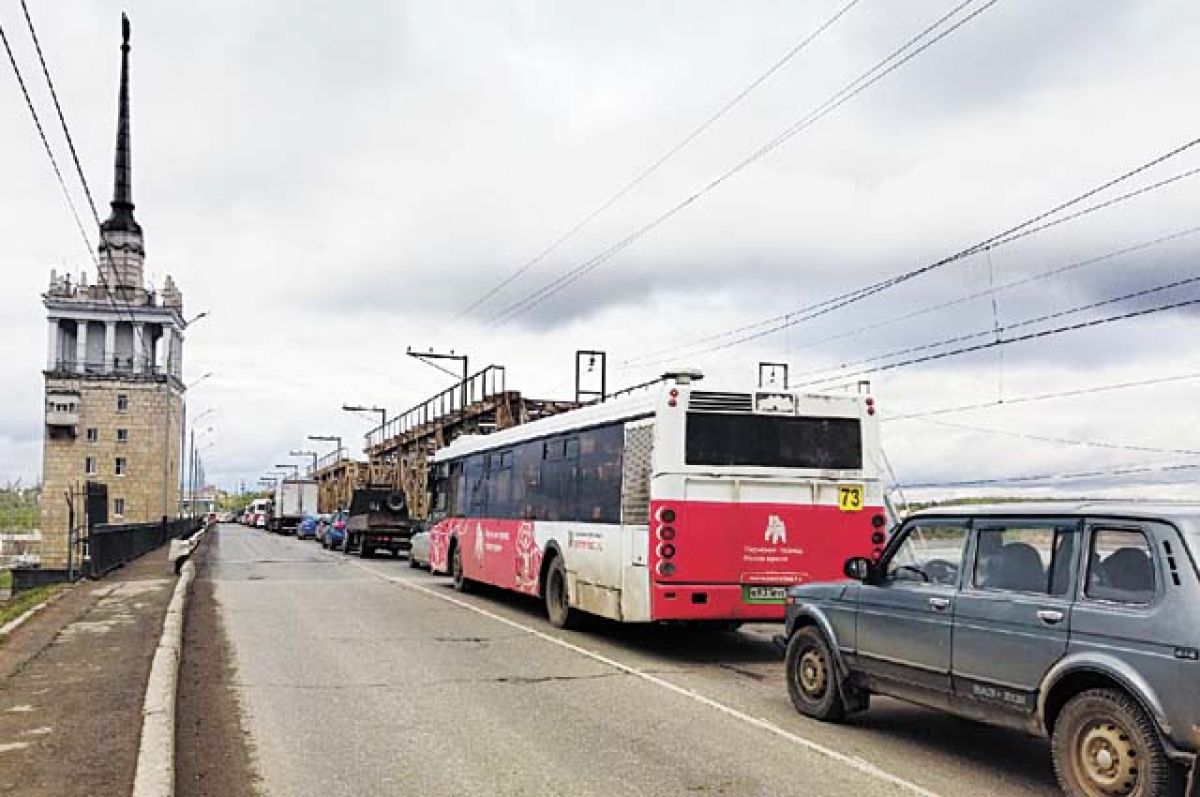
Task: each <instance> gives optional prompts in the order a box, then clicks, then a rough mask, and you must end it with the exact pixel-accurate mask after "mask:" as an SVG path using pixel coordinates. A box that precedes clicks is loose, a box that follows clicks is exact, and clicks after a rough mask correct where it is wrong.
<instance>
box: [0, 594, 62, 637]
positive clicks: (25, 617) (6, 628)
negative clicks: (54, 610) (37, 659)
mask: <svg viewBox="0 0 1200 797" xmlns="http://www.w3.org/2000/svg"><path fill="white" fill-rule="evenodd" d="M65 594H66V590H59V591H58V592H56V593H54V594H53V595H51V596H50V597H49V598H46V600H44V601H42V602H41V603H39V604H38V605H36V606H32V607H30V608H29V609H28V610H26V611H25V612H24V613H22V614H21V615H20V616H18V617H16V618H14V619H12V620H9V621H8V622H7V623H5V624H4V625H3V626H0V638H3V637H6V636H8V635H9V634H11V633H12V632H13V631H16V630H17V629H18V628H20V627H21V626H23V625H25V623H27V622H28V621H29V620H30V619H31V618H32V617H33V616H34V615H35V614H37V613H38V612H40V611H41V610H42V609H45V608H46V607H47V606H49V605H50V604H52V603H54V602H55V601H56V600H58V599H59V598H61V597H62V596H63V595H65Z"/></svg>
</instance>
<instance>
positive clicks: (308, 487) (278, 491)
mask: <svg viewBox="0 0 1200 797" xmlns="http://www.w3.org/2000/svg"><path fill="white" fill-rule="evenodd" d="M317 492H318V488H317V483H316V481H314V480H313V479H283V480H282V481H280V482H279V483H278V484H276V485H275V506H274V514H273V516H272V518H271V531H274V532H278V533H280V534H295V533H296V527H297V526H299V525H300V521H301V520H304V517H305V515H310V514H315V513H316V511H317Z"/></svg>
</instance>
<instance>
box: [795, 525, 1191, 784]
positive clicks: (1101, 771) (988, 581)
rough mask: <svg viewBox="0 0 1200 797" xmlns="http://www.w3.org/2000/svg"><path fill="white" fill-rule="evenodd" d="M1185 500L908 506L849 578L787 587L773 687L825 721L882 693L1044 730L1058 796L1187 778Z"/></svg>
mask: <svg viewBox="0 0 1200 797" xmlns="http://www.w3.org/2000/svg"><path fill="white" fill-rule="evenodd" d="M1198 554H1200V505H1195V504H1189V505H1183V504H1165V505H1158V504H1142V503H1128V502H1126V503H1108V502H1101V503H1087V504H1070V505H1068V504H1004V505H997V506H987V507H983V506H963V507H954V508H941V509H934V510H926V511H923V512H918V513H916V514H915V515H913V516H911V517H909V518H908V519H907V520H906V521H905V522H904V523H903V524H902V525H901V526H900V527H899V528H898V529H897V530H896V531H895V532H894V533H893V535H892V536H891V539H890V540H889V542H888V544H887V546H886V548H885V549H884V550H883V552H882V554H881V555H879V556H878V559H877V560H872V559H867V558H854V559H851V560H849V561H848V562H846V568H845V570H846V575H847V577H848V578H850V579H852V580H851V581H849V582H838V583H825V584H808V585H804V586H799V587H794V588H792V589H791V590H790V591H789V596H788V602H789V606H788V611H787V626H786V636H785V637H783V638H780V639H779V640H778V641H779V642H780V643H781V644H783V645H786V651H787V654H786V660H787V683H788V691H789V693H790V695H791V698H792V702H793V703H794V705H795V706H796V708H797V709H798V710H799V711H800V712H802V713H803V714H806V715H808V716H810V717H815V718H817V719H822V720H839V719H841V718H842V717H844V716H845V715H846V714H848V713H851V712H856V711H864V710H866V709H867V708H868V706H869V703H870V696H871V695H872V694H885V695H890V696H893V697H898V698H901V699H904V700H908V701H911V702H914V703H920V704H923V705H926V706H931V707H934V708H937V709H941V710H945V711H949V712H953V713H955V714H959V715H962V716H965V717H968V718H971V719H976V720H980V721H982V722H986V723H991V724H996V725H1004V726H1009V727H1013V728H1019V729H1021V730H1024V731H1028V732H1030V733H1034V734H1039V735H1045V736H1048V737H1049V738H1050V743H1051V744H1050V747H1051V755H1052V757H1053V761H1054V769H1055V772H1056V774H1057V776H1058V780H1059V783H1060V785H1061V787H1062V789H1063V791H1064V792H1065V793H1066V794H1069V795H1072V797H1101V795H1103V796H1104V797H1109V796H1111V795H1129V796H1130V797H1153V796H1154V795H1169V794H1182V793H1183V792H1184V788H1185V780H1187V781H1189V782H1188V784H1187V790H1188V793H1195V790H1196V757H1197V751H1198V750H1200V573H1198V571H1197V556H1198Z"/></svg>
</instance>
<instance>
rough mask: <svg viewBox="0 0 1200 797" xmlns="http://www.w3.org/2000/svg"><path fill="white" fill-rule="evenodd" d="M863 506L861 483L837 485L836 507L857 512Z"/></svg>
mask: <svg viewBox="0 0 1200 797" xmlns="http://www.w3.org/2000/svg"><path fill="white" fill-rule="evenodd" d="M862 508H863V486H862V485H861V484H839V485H838V509H840V510H842V511H843V512H858V511H859V510H860V509H862Z"/></svg>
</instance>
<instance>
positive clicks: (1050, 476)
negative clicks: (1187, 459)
mask: <svg viewBox="0 0 1200 797" xmlns="http://www.w3.org/2000/svg"><path fill="white" fill-rule="evenodd" d="M1198 468H1200V464H1196V463H1178V464H1170V465H1156V464H1138V465H1128V466H1125V467H1119V468H1097V469H1093V470H1085V471H1074V472H1064V473H1046V474H1039V475H1036V476H1005V477H997V478H986V479H965V480H962V481H952V482H918V483H912V484H902V485H900V484H898V485H896V486H897V487H900V488H903V489H906V490H928V489H946V488H949V487H986V486H989V485H1005V484H1023V483H1028V482H1051V481H1073V480H1079V479H1095V478H1101V477H1104V476H1135V475H1141V474H1147V473H1174V472H1181V471H1187V470H1196V469H1198Z"/></svg>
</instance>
